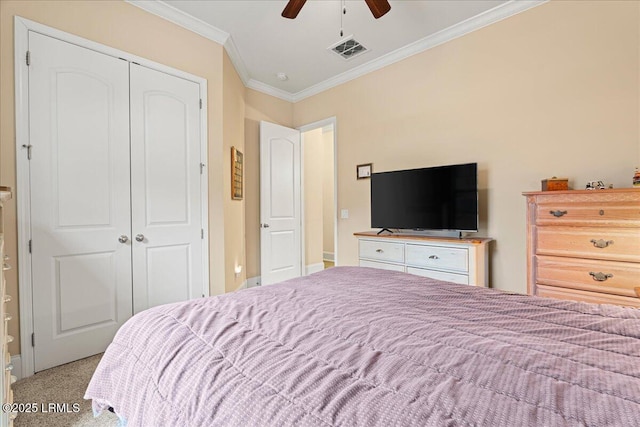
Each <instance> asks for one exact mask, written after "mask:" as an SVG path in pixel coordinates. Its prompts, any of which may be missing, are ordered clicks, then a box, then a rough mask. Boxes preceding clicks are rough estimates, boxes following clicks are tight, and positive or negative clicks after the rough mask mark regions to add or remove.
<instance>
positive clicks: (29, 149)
mask: <svg viewBox="0 0 640 427" xmlns="http://www.w3.org/2000/svg"><path fill="white" fill-rule="evenodd" d="M31 147H32V145H31V144H22V148H26V149H27V159H28V160H31Z"/></svg>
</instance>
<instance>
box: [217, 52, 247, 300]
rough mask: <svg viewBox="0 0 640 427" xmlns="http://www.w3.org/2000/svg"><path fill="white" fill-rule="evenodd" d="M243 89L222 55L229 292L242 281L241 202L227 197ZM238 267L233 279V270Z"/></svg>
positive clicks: (240, 142)
mask: <svg viewBox="0 0 640 427" xmlns="http://www.w3.org/2000/svg"><path fill="white" fill-rule="evenodd" d="M244 95H245V88H244V84H243V83H242V80H240V77H239V76H238V73H237V72H236V70H235V68H234V67H233V64H232V62H231V60H230V59H229V56H228V55H227V52H224V54H223V88H222V105H223V117H224V120H223V126H222V135H223V140H224V145H223V153H222V154H223V156H222V157H223V162H222V166H223V167H222V176H223V181H224V189H223V193H222V195H223V199H224V232H225V233H224V254H225V291H226V292H232V291H235V290H236V289H238V288H240V287H241V286H242V285H243V283H244V280H245V279H246V271H245V269H244V265H245V264H246V258H245V232H244V228H245V218H244V213H245V201H244V199H243V200H233V199H232V198H231V147H235V148H236V149H238V150H239V151H241V152H242V153H243V154H244V111H245V101H244ZM236 266H238V267H242V271H241V273H240V274H239V275H238V277H236V275H235V267H236Z"/></svg>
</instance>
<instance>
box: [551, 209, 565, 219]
mask: <svg viewBox="0 0 640 427" xmlns="http://www.w3.org/2000/svg"><path fill="white" fill-rule="evenodd" d="M549 213H550V214H551V215H553V216H555V217H556V218H560V217H561V216H563V215H566V214H567V213H568V212H567V211H549Z"/></svg>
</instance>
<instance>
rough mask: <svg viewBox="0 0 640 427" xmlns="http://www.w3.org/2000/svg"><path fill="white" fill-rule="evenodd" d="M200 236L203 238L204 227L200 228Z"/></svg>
mask: <svg viewBox="0 0 640 427" xmlns="http://www.w3.org/2000/svg"><path fill="white" fill-rule="evenodd" d="M200 238H201V239H204V228H201V229H200Z"/></svg>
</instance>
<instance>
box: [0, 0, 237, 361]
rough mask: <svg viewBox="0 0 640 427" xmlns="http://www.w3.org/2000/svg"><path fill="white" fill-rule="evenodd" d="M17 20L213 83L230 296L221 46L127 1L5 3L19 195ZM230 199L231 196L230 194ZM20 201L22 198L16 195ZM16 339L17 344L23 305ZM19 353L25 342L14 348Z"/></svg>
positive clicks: (6, 96) (1, 9) (6, 158)
mask: <svg viewBox="0 0 640 427" xmlns="http://www.w3.org/2000/svg"><path fill="white" fill-rule="evenodd" d="M15 15H19V16H22V17H24V18H27V19H30V20H33V21H36V22H39V23H42V24H45V25H48V26H51V27H54V28H57V29H59V30H62V31H66V32H69V33H71V34H75V35H78V36H81V37H84V38H87V39H89V40H92V41H95V42H98V43H102V44H104V45H107V46H111V47H114V48H117V49H121V50H123V51H127V52H130V53H132V54H135V55H139V56H141V57H144V58H147V59H150V60H152V61H156V62H159V63H161V64H165V65H168V66H171V67H174V68H177V69H180V70H184V71H186V72H189V73H192V74H195V75H197V76H201V77H204V78H206V79H207V81H208V94H207V96H208V137H209V159H208V167H209V202H210V206H209V224H210V228H209V232H210V282H211V293H212V294H219V293H223V292H224V291H225V285H224V283H225V281H224V280H225V277H224V275H225V270H228V268H226V269H225V251H224V249H225V244H224V243H225V237H224V231H225V230H224V216H223V215H224V211H223V175H222V173H220V172H219V171H222V169H223V150H222V147H223V143H222V141H223V138H222V124H223V123H222V116H223V105H222V95H223V94H222V87H223V81H222V73H223V63H222V61H223V54H222V52H223V48H222V46H220V45H218V44H216V43H214V42H212V41H209V40H207V39H205V38H203V37H200V36H198V35H196V34H194V33H192V32H190V31H187V30H185V29H183V28H181V27H178V26H176V25H174V24H172V23H170V22H168V21H165V20H163V19H161V18H158V17H156V16H154V15H151V14H149V13H147V12H144V11H143V10H141V9H139V8H137V7H135V6H131V5H129V4H127V3H125V2H122V1H92V2H81V1H6V0H2V1H0V182H1V183H2V185H8V186H11V187H13V188H15V185H16V177H15V155H16V154H15V147H14V143H13V141H14V136H15V126H14V123H15V115H14V96H13V93H14V92H13V90H14V89H13V85H14V73H13V67H14V64H13V44H14V41H13V28H14V26H13V19H14V16H15ZM224 190H225V191H224V195H225V196H226V197H227V198H228V191H227V190H228V188H226V187H225V188H224ZM17 197H18V198H19V197H20V193H19V192H18V193H17ZM15 200H16V199H15V198H14V199H13V200H12V201H11V202H9V203H8V206H7V209H6V214H7V218H6V227H5V231H6V235H5V238H6V242H7V253H8V254H9V256H10V257H11V259H12V260H14V261H13V265H14V266H15V265H16V261H15V260H16V259H17V243H16V233H17V231H16V210H15V206H16V205H15ZM7 273H8V274H7V289H8V293H9V294H10V295H13V296H14V297H15V296H17V294H18V291H17V288H18V284H17V268H14V269H13V270H10V271H8V272H7ZM8 311H9V312H10V313H12V314H13V315H14V320H12V321H11V322H9V333H10V334H11V335H13V336H15V337H16V338H18V335H19V333H18V325H19V320H18V316H17V314H18V298H14V299H13V301H12V302H11V303H9V307H8ZM9 350H10V352H11V353H13V354H17V353H19V340H18V339H16V340H15V341H14V342H13V343H11V344H10V348H9Z"/></svg>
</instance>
